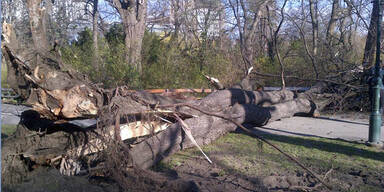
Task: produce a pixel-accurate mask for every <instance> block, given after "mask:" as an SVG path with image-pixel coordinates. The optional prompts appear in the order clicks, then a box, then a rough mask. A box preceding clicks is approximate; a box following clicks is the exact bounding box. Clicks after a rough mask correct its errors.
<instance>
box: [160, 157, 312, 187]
mask: <svg viewBox="0 0 384 192" xmlns="http://www.w3.org/2000/svg"><path fill="white" fill-rule="evenodd" d="M233 155H235V154H233ZM211 158H212V159H213V162H219V161H215V159H216V160H217V159H218V158H220V157H218V156H216V155H213V156H211ZM164 163H169V164H173V165H174V166H173V167H172V168H162V169H161V170H160V171H161V172H165V173H166V172H171V173H172V172H174V173H177V175H178V177H179V178H181V179H183V180H190V181H193V182H194V183H196V185H197V187H198V188H199V191H298V190H299V191H300V189H311V188H313V187H315V185H316V182H315V180H314V179H313V178H312V177H311V176H309V175H307V174H302V173H288V172H286V173H278V174H277V173H276V174H271V175H269V176H266V177H265V176H260V175H255V176H249V175H246V174H243V173H240V172H237V171H235V170H229V169H228V167H225V166H223V165H220V164H217V163H213V164H210V163H209V162H208V161H207V160H206V159H204V158H200V157H192V158H188V159H186V160H185V161H183V162H176V163H175V162H170V159H169V158H167V159H165V161H164ZM260 172H264V171H262V170H260ZM313 189H315V188H313Z"/></svg>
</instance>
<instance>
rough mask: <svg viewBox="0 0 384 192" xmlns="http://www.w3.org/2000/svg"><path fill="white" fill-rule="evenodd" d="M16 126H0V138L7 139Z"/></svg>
mask: <svg viewBox="0 0 384 192" xmlns="http://www.w3.org/2000/svg"><path fill="white" fill-rule="evenodd" d="M16 128H17V125H7V124H2V125H1V138H7V137H9V136H10V135H12V134H13V133H14V132H15V131H16Z"/></svg>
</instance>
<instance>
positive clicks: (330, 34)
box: [326, 0, 340, 46]
mask: <svg viewBox="0 0 384 192" xmlns="http://www.w3.org/2000/svg"><path fill="white" fill-rule="evenodd" d="M339 3H340V0H333V2H332V11H331V18H330V20H329V23H328V27H327V33H326V40H327V42H328V44H329V45H330V46H332V40H333V39H334V33H335V28H336V21H337V17H338V13H339Z"/></svg>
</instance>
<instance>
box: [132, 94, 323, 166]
mask: <svg viewBox="0 0 384 192" xmlns="http://www.w3.org/2000/svg"><path fill="white" fill-rule="evenodd" d="M315 109H316V107H315V105H314V104H313V103H312V102H310V101H309V100H307V99H304V98H300V99H295V100H292V101H287V102H284V103H280V104H276V105H273V106H271V107H259V106H256V105H252V104H235V105H233V106H232V107H230V108H227V109H226V110H225V111H224V112H223V114H225V115H227V116H229V117H230V118H232V119H234V120H236V121H237V122H238V123H240V124H244V123H250V124H252V125H255V126H262V125H265V124H266V123H267V122H270V121H275V120H277V119H280V118H284V117H285V118H286V117H291V116H293V115H295V114H297V113H306V114H313V112H314V111H315ZM185 123H186V124H187V125H188V126H189V127H190V129H191V131H192V135H193V136H194V137H195V140H196V141H197V143H198V144H199V145H206V144H209V143H211V142H212V141H214V140H216V139H217V138H219V137H221V136H223V135H224V134H226V133H228V132H231V131H235V130H236V128H237V126H236V125H234V124H232V123H230V122H228V121H227V120H224V119H222V118H218V117H212V116H208V115H202V116H200V117H197V118H191V119H187V120H185ZM193 146H194V145H193V144H192V142H191V141H190V140H189V139H187V138H185V137H184V135H183V131H182V129H181V127H180V124H179V123H175V124H173V125H172V126H170V127H169V128H168V129H166V130H165V131H163V132H161V133H159V134H157V135H156V136H154V137H151V138H149V139H146V140H145V141H144V142H142V143H140V144H138V145H136V146H135V147H134V148H132V150H131V152H130V153H131V156H132V158H133V161H134V163H135V165H136V166H139V167H142V168H149V167H151V166H152V165H154V164H156V163H157V162H158V161H160V160H161V159H163V158H164V157H167V156H169V155H172V154H173V153H175V152H177V151H179V150H183V149H186V148H190V147H193Z"/></svg>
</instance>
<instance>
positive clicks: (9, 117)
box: [1, 104, 96, 127]
mask: <svg viewBox="0 0 384 192" xmlns="http://www.w3.org/2000/svg"><path fill="white" fill-rule="evenodd" d="M29 109H31V108H30V107H27V106H23V105H10V104H2V105H1V124H8V125H17V124H18V123H19V121H20V115H21V113H22V112H23V111H25V110H29ZM70 122H71V123H73V124H75V125H78V126H81V127H87V126H90V125H93V124H95V123H96V120H95V119H84V120H74V121H70Z"/></svg>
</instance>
